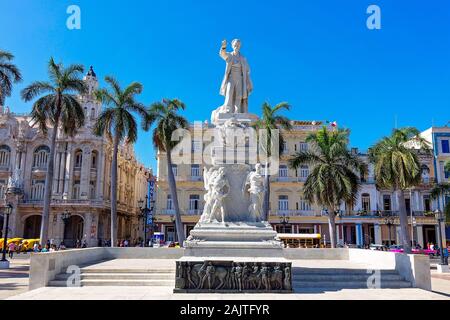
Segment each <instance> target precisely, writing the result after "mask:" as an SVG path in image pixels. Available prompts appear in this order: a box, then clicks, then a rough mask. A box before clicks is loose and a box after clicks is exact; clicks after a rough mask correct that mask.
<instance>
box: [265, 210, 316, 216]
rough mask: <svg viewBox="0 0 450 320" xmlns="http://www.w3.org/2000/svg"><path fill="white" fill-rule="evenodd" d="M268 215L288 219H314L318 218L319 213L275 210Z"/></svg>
mask: <svg viewBox="0 0 450 320" xmlns="http://www.w3.org/2000/svg"><path fill="white" fill-rule="evenodd" d="M270 215H275V216H289V217H316V216H320V212H316V211H314V210H276V211H270Z"/></svg>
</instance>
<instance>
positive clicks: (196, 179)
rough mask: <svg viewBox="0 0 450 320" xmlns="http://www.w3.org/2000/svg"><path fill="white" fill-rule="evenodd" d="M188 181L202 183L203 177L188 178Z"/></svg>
mask: <svg viewBox="0 0 450 320" xmlns="http://www.w3.org/2000/svg"><path fill="white" fill-rule="evenodd" d="M188 179H189V181H203V176H189V178H188Z"/></svg>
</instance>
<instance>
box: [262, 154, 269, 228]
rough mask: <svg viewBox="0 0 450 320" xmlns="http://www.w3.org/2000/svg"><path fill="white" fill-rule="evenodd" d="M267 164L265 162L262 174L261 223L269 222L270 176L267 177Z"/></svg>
mask: <svg viewBox="0 0 450 320" xmlns="http://www.w3.org/2000/svg"><path fill="white" fill-rule="evenodd" d="M268 166H269V164H268V162H267V161H266V166H265V170H264V171H265V172H264V187H265V192H264V202H263V221H269V203H270V175H269V168H268Z"/></svg>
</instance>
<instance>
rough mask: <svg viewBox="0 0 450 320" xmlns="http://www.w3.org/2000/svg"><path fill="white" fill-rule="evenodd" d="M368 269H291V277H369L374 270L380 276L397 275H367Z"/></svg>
mask: <svg viewBox="0 0 450 320" xmlns="http://www.w3.org/2000/svg"><path fill="white" fill-rule="evenodd" d="M367 270H370V269H343V268H326V269H325V268H298V267H294V268H292V275H293V276H294V275H304V274H333V275H349V274H350V275H366V276H368V275H370V274H372V273H373V272H374V271H375V270H376V271H378V272H379V273H380V275H397V274H398V272H397V271H396V270H388V269H385V270H378V269H372V270H370V271H371V273H367Z"/></svg>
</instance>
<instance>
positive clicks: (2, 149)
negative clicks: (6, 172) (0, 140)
mask: <svg viewBox="0 0 450 320" xmlns="http://www.w3.org/2000/svg"><path fill="white" fill-rule="evenodd" d="M10 159H11V148H10V147H8V146H7V145H2V146H0V167H3V168H5V167H9V164H10Z"/></svg>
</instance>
